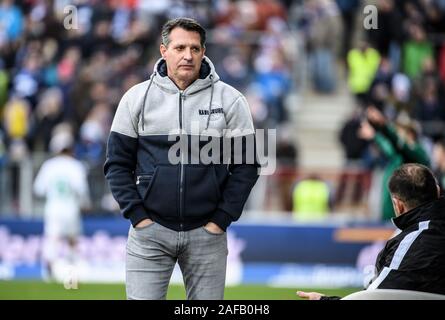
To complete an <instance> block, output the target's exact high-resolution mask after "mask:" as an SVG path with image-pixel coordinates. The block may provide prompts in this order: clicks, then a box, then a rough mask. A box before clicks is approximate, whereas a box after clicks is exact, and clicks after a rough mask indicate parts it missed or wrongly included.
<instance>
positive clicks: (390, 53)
mask: <svg viewBox="0 0 445 320" xmlns="http://www.w3.org/2000/svg"><path fill="white" fill-rule="evenodd" d="M396 2H397V0H378V1H377V12H378V15H377V21H378V28H377V29H371V30H369V31H368V33H367V34H368V36H369V41H370V42H371V44H372V45H373V46H374V47H375V48H376V50H377V51H379V53H380V54H381V55H382V56H385V57H388V59H389V61H390V63H391V65H392V67H393V70H394V71H398V70H399V68H400V59H401V45H402V41H403V16H402V14H401V12H400V10H399V8H397V6H396Z"/></svg>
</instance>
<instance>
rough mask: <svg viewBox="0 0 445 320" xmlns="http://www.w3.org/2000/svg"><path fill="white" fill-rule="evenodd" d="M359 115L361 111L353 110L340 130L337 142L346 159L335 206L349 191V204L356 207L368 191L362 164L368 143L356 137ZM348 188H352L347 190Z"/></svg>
mask: <svg viewBox="0 0 445 320" xmlns="http://www.w3.org/2000/svg"><path fill="white" fill-rule="evenodd" d="M361 115H362V111H361V110H358V109H356V110H354V111H353V113H352V115H351V117H350V118H348V119H347V121H346V122H345V123H344V125H343V127H342V128H341V130H340V134H339V140H340V143H341V144H342V147H343V151H344V153H345V158H346V159H345V164H344V165H343V169H342V171H341V175H340V179H339V182H338V186H337V192H336V195H335V205H336V206H339V205H341V204H342V203H343V202H344V198H345V193H346V192H347V191H349V190H350V191H352V197H351V200H352V201H350V203H352V204H353V205H358V204H360V203H361V201H362V200H363V195H364V193H365V192H366V191H367V190H368V184H369V182H368V180H369V172H367V168H366V166H365V163H364V154H365V151H366V149H367V147H368V144H369V143H368V141H367V140H365V139H362V138H360V137H359V136H358V131H359V128H360V122H361ZM348 186H349V187H352V188H348Z"/></svg>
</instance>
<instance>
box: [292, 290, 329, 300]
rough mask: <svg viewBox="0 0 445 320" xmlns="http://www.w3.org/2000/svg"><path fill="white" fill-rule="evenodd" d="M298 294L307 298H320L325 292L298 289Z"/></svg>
mask: <svg viewBox="0 0 445 320" xmlns="http://www.w3.org/2000/svg"><path fill="white" fill-rule="evenodd" d="M297 296H299V297H300V298H303V299H307V300H320V299H321V297H323V296H324V294H321V293H318V292H304V291H297Z"/></svg>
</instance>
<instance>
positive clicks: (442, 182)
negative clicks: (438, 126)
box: [432, 137, 445, 195]
mask: <svg viewBox="0 0 445 320" xmlns="http://www.w3.org/2000/svg"><path fill="white" fill-rule="evenodd" d="M432 162H433V169H434V174H435V176H436V178H437V182H438V183H439V186H440V189H441V194H442V195H444V188H445V138H443V137H442V138H441V139H438V140H437V141H436V142H435V143H434V147H433V156H432Z"/></svg>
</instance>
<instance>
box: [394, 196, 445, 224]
mask: <svg viewBox="0 0 445 320" xmlns="http://www.w3.org/2000/svg"><path fill="white" fill-rule="evenodd" d="M426 220H445V198H444V197H440V198H439V199H437V200H435V201H432V202H428V203H425V204H423V205H420V206H418V207H417V208H414V209H411V210H410V211H408V212H405V213H404V214H402V215H400V216H398V217H396V218H393V219H392V221H393V223H394V225H395V226H396V227H397V228H399V229H400V230H405V229H407V228H408V227H410V226H412V225H415V224H418V223H419V222H421V221H426Z"/></svg>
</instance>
